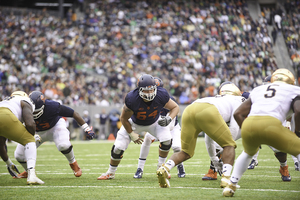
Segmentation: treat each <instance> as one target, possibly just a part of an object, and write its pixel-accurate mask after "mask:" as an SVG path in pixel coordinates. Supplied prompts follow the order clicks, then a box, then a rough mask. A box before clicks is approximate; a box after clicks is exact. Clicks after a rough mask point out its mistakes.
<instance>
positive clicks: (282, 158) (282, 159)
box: [269, 146, 292, 181]
mask: <svg viewBox="0 0 300 200" xmlns="http://www.w3.org/2000/svg"><path fill="white" fill-rule="evenodd" d="M269 147H270V148H271V149H272V150H273V151H274V155H275V157H276V158H277V160H278V161H279V164H280V168H279V173H280V174H281V179H282V181H291V180H292V178H291V176H290V173H289V170H288V165H287V154H286V153H284V152H280V151H279V150H277V149H276V148H274V147H271V146H269Z"/></svg>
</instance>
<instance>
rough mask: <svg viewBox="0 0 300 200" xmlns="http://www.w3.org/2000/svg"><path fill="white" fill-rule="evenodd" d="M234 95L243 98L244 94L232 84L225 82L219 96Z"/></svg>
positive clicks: (221, 86)
mask: <svg viewBox="0 0 300 200" xmlns="http://www.w3.org/2000/svg"><path fill="white" fill-rule="evenodd" d="M226 94H228V95H233V96H241V95H242V93H241V91H240V89H239V88H238V87H237V86H236V85H235V84H234V83H232V82H229V81H227V82H224V83H222V84H221V85H220V87H219V95H226Z"/></svg>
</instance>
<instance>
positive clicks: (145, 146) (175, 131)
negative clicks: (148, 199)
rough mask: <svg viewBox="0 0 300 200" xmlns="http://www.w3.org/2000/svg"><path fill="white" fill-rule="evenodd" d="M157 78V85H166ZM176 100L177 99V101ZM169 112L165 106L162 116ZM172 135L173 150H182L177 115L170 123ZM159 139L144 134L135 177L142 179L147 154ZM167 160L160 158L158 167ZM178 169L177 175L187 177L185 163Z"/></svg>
mask: <svg viewBox="0 0 300 200" xmlns="http://www.w3.org/2000/svg"><path fill="white" fill-rule="evenodd" d="M154 79H155V83H156V86H157V87H164V86H163V85H164V84H163V81H162V80H161V79H160V78H158V77H154ZM170 98H171V99H172V100H173V101H175V99H174V97H172V96H171V97H170ZM175 102H176V101H175ZM168 113H169V110H167V109H165V108H163V109H162V110H161V112H160V115H161V116H167V115H168ZM168 127H169V129H170V132H171V135H172V149H173V152H174V153H176V152H180V150H181V139H180V136H181V132H180V131H181V127H180V125H179V123H178V119H177V116H176V117H175V118H174V119H173V120H172V122H171V123H170V124H169V125H168ZM155 141H158V140H157V138H156V137H154V136H153V135H151V134H149V133H146V134H145V135H144V142H143V143H142V146H141V150H140V156H139V161H138V168H137V171H136V173H135V174H134V176H133V178H137V179H140V178H142V176H143V173H144V167H145V163H146V159H147V156H148V154H149V151H150V146H151V144H152V143H153V142H155ZM165 161H166V158H161V157H159V158H158V164H157V169H158V168H160V167H161V165H162V164H164V163H165ZM177 171H178V174H177V176H178V177H179V178H184V177H185V170H184V166H183V163H180V164H178V165H177Z"/></svg>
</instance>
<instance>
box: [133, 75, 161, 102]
mask: <svg viewBox="0 0 300 200" xmlns="http://www.w3.org/2000/svg"><path fill="white" fill-rule="evenodd" d="M137 85H138V88H139V95H140V97H141V98H142V99H144V100H146V101H152V100H153V99H154V98H155V96H156V93H157V88H156V84H155V79H154V78H153V76H151V75H148V74H144V75H142V76H141V77H140V78H139V80H138V84H137Z"/></svg>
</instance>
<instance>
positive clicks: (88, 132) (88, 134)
mask: <svg viewBox="0 0 300 200" xmlns="http://www.w3.org/2000/svg"><path fill="white" fill-rule="evenodd" d="M81 128H82V129H83V131H84V132H85V134H86V138H87V139H89V140H91V139H93V138H94V137H95V133H94V131H93V127H92V126H91V127H89V125H88V124H87V123H85V124H83V125H82V126H81Z"/></svg>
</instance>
